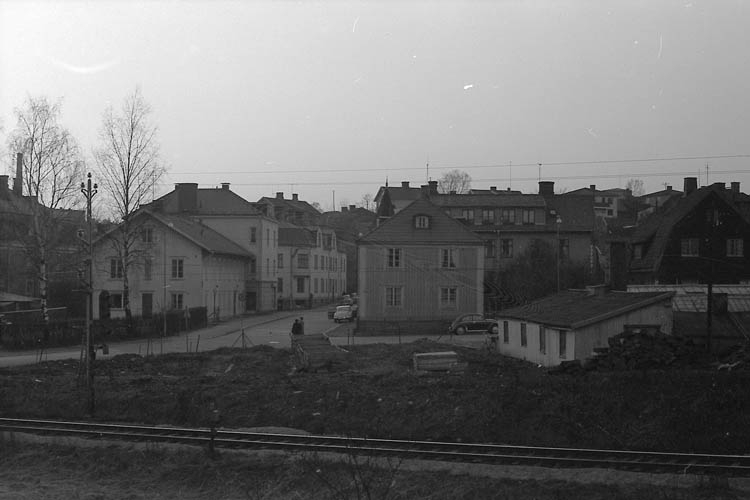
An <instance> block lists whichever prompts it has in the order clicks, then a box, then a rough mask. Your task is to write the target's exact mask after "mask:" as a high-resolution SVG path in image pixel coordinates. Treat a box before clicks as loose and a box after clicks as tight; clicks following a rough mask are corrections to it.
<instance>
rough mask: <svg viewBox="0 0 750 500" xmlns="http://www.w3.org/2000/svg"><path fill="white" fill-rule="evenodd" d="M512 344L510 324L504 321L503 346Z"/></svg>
mask: <svg viewBox="0 0 750 500" xmlns="http://www.w3.org/2000/svg"><path fill="white" fill-rule="evenodd" d="M508 342H510V331H509V330H508V322H507V321H503V344H507V343H508Z"/></svg>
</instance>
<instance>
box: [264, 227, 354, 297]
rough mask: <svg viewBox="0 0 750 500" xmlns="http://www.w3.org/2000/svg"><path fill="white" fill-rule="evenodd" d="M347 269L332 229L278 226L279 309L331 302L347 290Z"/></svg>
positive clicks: (277, 288)
mask: <svg viewBox="0 0 750 500" xmlns="http://www.w3.org/2000/svg"><path fill="white" fill-rule="evenodd" d="M347 268H348V261H347V256H346V253H345V252H343V251H342V250H340V249H339V241H338V238H337V236H336V231H335V230H334V229H333V228H330V227H325V226H310V227H301V226H296V225H294V224H290V223H288V222H279V255H278V273H279V277H278V285H277V287H276V290H277V293H278V296H277V300H278V308H279V309H292V308H295V307H312V306H314V305H319V304H327V303H330V302H334V301H335V300H336V298H337V297H339V296H340V295H342V294H343V293H345V292H346V291H347V290H348V288H347V281H346V277H347Z"/></svg>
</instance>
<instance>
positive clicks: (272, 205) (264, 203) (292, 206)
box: [254, 192, 320, 226]
mask: <svg viewBox="0 0 750 500" xmlns="http://www.w3.org/2000/svg"><path fill="white" fill-rule="evenodd" d="M254 206H255V207H256V208H257V209H258V210H259V211H260V212H262V213H263V214H264V215H267V216H269V217H273V218H274V219H276V220H278V221H283V222H289V223H291V224H295V225H297V226H313V225H315V224H317V223H318V217H319V216H320V212H319V211H318V210H317V209H316V208H315V207H313V206H312V205H310V204H309V203H308V202H306V201H304V200H300V199H299V195H298V194H297V193H292V199H290V200H287V199H284V193H283V192H278V193H276V197H275V198H271V197H268V196H264V197H263V198H261V199H260V200H258V201H257V202H255V203H254Z"/></svg>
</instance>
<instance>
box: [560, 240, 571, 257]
mask: <svg viewBox="0 0 750 500" xmlns="http://www.w3.org/2000/svg"><path fill="white" fill-rule="evenodd" d="M558 245H559V246H560V249H559V251H560V258H561V259H565V258H568V257H569V256H570V240H568V238H561V239H560V240H558Z"/></svg>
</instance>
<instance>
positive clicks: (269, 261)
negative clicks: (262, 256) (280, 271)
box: [266, 259, 271, 274]
mask: <svg viewBox="0 0 750 500" xmlns="http://www.w3.org/2000/svg"><path fill="white" fill-rule="evenodd" d="M270 272H271V259H266V274H268V273H270Z"/></svg>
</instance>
